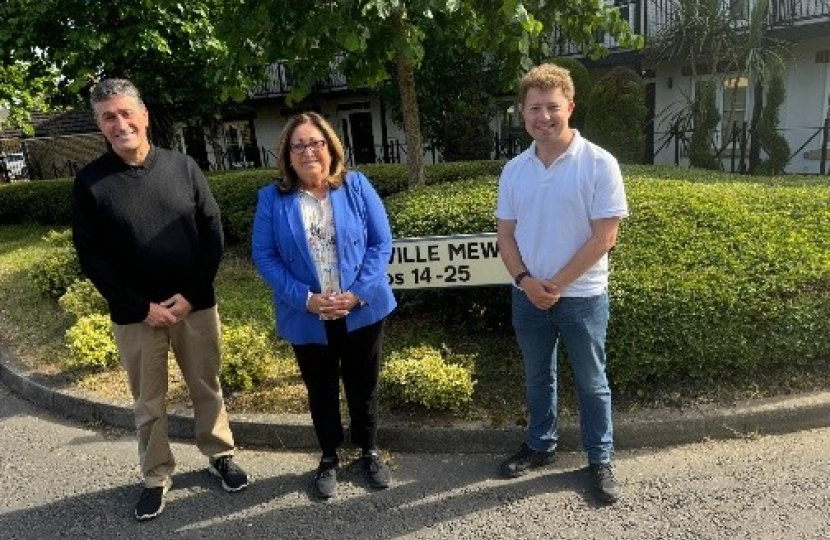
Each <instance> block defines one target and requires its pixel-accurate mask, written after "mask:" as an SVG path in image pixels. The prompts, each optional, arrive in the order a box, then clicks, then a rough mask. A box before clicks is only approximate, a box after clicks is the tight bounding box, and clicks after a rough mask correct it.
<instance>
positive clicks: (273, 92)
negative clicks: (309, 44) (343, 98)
mask: <svg viewBox="0 0 830 540" xmlns="http://www.w3.org/2000/svg"><path fill="white" fill-rule="evenodd" d="M342 60H343V57H342V56H337V57H336V58H335V59H334V60H333V61H332V62H331V64H330V66H329V74H328V76H326V77H325V78H324V79H322V80H320V81H318V82H317V83H316V84H315V85H314V89H313V91H314V92H334V91H337V90H346V89H347V88H348V87H349V85H348V82H347V81H346V76H345V75H343V74H342V73H341V72H340V69H339V66H340V62H342ZM292 87H293V80H292V76H291V70H290V69H289V68H288V64H287V62H284V61H283V62H275V63H273V64H270V65H269V66H267V67H266V68H265V81H264V82H262V83H261V84H260V85H259V86H257V87H256V88H254V90H253V92H252V96H253V97H255V98H258V97H274V96H285V95H286V94H288V93H289V92H290V91H291V88H292Z"/></svg>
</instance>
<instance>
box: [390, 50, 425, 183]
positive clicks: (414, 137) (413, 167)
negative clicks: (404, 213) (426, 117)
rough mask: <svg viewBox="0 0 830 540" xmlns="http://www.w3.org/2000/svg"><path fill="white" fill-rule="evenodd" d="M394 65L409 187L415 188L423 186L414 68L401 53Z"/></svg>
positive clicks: (409, 60)
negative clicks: (401, 111) (401, 112)
mask: <svg viewBox="0 0 830 540" xmlns="http://www.w3.org/2000/svg"><path fill="white" fill-rule="evenodd" d="M395 64H396V65H397V68H398V87H399V88H400V91H401V108H402V109H403V126H404V131H405V132H406V155H407V162H408V165H409V187H410V188H415V187H420V186H423V185H424V160H423V147H422V145H421V118H420V116H419V114H418V95H417V94H416V93H415V66H414V65H413V63H412V60H411V59H410V58H409V57H407V56H406V54H404V52H403V51H398V53H397V55H396V56H395Z"/></svg>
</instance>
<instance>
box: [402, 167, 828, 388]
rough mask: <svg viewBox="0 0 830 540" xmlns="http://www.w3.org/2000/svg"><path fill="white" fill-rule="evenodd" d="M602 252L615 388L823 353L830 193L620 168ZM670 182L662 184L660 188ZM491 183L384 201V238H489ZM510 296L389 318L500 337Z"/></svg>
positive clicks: (408, 296)
mask: <svg viewBox="0 0 830 540" xmlns="http://www.w3.org/2000/svg"><path fill="white" fill-rule="evenodd" d="M623 173H624V176H625V179H626V189H627V192H628V199H629V204H630V206H631V217H630V218H628V219H626V220H625V221H624V222H623V225H622V228H621V231H620V235H619V240H618V244H617V247H616V248H615V249H614V250H613V251H612V252H611V255H610V261H611V269H612V276H611V282H610V295H611V299H612V304H611V309H612V312H613V316H612V318H611V323H610V326H609V340H608V348H609V364H608V365H609V371H610V373H611V376H612V380H613V381H614V383H615V384H616V385H617V387H618V388H620V389H625V390H632V391H635V392H636V390H637V389H638V388H641V387H644V386H646V387H649V388H656V387H659V386H660V385H664V384H667V383H669V382H671V383H683V382H687V383H688V382H692V381H694V382H697V383H700V384H705V381H708V380H711V379H714V378H716V377H723V376H725V374H729V375H733V376H735V377H741V376H750V377H751V376H752V375H753V374H754V373H758V372H763V371H769V370H774V369H776V367H777V366H792V365H793V363H794V362H795V363H797V362H805V363H809V362H816V361H820V360H821V359H822V358H827V357H828V356H830V187H828V186H827V184H826V181H823V180H821V179H817V178H810V177H795V176H788V177H775V178H763V177H753V178H747V177H745V176H744V177H738V176H736V175H729V174H726V173H722V172H717V173H716V172H707V171H701V170H681V169H677V168H672V167H646V166H626V167H624V169H623ZM672 178H674V179H672ZM495 201H496V179H495V178H493V177H489V178H488V177H482V178H478V179H474V180H468V181H462V182H457V183H453V184H450V185H443V186H428V187H426V188H424V189H420V190H415V191H412V192H407V193H400V194H397V195H394V196H391V197H389V198H388V199H387V200H386V204H387V209H388V210H389V215H390V220H391V223H392V228H393V231H394V236H395V237H419V236H433V235H451V234H464V233H477V232H489V231H493V230H494V219H493V215H492V213H493V208H494V207H495ZM508 291H509V287H487V288H470V289H444V290H427V291H400V292H398V293H397V296H398V298H399V304H400V309H399V312H400V313H401V314H407V315H413V314H414V315H418V316H429V317H433V318H438V320H443V321H446V322H447V323H448V324H452V325H458V326H460V325H470V324H473V323H478V324H480V325H482V326H484V327H486V328H501V329H509V324H510V309H509V293H508Z"/></svg>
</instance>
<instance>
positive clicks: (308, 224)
mask: <svg viewBox="0 0 830 540" xmlns="http://www.w3.org/2000/svg"><path fill="white" fill-rule="evenodd" d="M300 207H301V209H302V213H303V225H304V226H305V232H306V240H307V241H308V247H309V249H310V250H311V258H312V259H313V260H314V266H315V267H316V268H317V277H318V279H319V280H320V287H321V292H322V293H324V294H325V293H338V292H340V270H339V269H338V263H337V243H336V241H335V232H334V213H333V212H332V208H331V199H330V198H329V197H328V196H326V198H325V199H323V200H322V201H321V200H318V199H317V197H315V196H314V195H312V194H311V193H309V192H307V191H304V190H300Z"/></svg>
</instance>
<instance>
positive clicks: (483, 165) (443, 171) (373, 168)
mask: <svg viewBox="0 0 830 540" xmlns="http://www.w3.org/2000/svg"><path fill="white" fill-rule="evenodd" d="M503 167H504V161H503V160H492V159H488V160H480V161H455V162H450V163H435V164H432V165H426V166H424V181H425V182H426V184H427V185H433V184H444V183H447V182H458V181H460V180H469V179H470V178H476V177H479V176H482V175H497V174H499V173H501V169H502V168H503ZM358 170H360V171H362V172H363V174H365V175H366V177H367V178H368V179H369V181H370V182H372V185H373V186H374V187H375V189H376V190H377V192H378V193H379V194H380V196H381V197H387V196H389V195H393V194H395V193H403V192H406V191H407V190H408V184H407V182H408V181H409V179H408V177H407V168H406V165H404V164H401V163H374V164H367V165H360V166H359V167H358Z"/></svg>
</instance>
